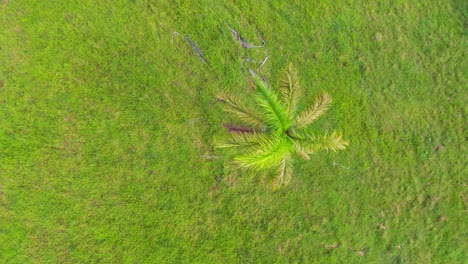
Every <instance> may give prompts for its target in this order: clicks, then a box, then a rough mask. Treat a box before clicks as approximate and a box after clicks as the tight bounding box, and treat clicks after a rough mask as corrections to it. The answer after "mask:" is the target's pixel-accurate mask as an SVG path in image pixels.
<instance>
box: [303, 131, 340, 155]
mask: <svg viewBox="0 0 468 264" xmlns="http://www.w3.org/2000/svg"><path fill="white" fill-rule="evenodd" d="M348 145H349V143H348V142H347V141H345V140H344V139H343V137H342V135H340V134H338V133H336V132H333V133H331V134H328V133H326V134H325V135H322V136H316V135H308V134H306V135H305V141H304V142H302V147H303V150H304V152H306V153H308V154H313V153H314V152H316V151H318V150H332V151H338V150H343V149H345V148H346V146H348Z"/></svg>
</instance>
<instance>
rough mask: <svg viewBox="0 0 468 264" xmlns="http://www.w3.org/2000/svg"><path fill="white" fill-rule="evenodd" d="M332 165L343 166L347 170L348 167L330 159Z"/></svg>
mask: <svg viewBox="0 0 468 264" xmlns="http://www.w3.org/2000/svg"><path fill="white" fill-rule="evenodd" d="M332 165H333V166H336V165H338V166H340V167H343V168H345V169H347V170H349V167H346V166H343V165H341V164H339V163H336V162H334V161H332Z"/></svg>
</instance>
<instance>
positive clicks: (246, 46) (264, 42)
mask: <svg viewBox="0 0 468 264" xmlns="http://www.w3.org/2000/svg"><path fill="white" fill-rule="evenodd" d="M227 26H228V28H229V30H230V31H231V33H232V34H233V35H234V36H235V37H236V39H237V41H239V42H240V44H241V45H242V47H243V48H246V49H252V48H262V47H265V45H266V41H265V40H264V39H263V38H262V37H260V39H261V40H262V45H261V46H255V45H252V44H250V43H247V42H246V41H245V40H244V39H243V38H242V36H241V35H240V34H239V33H238V32H237V31H235V30H234V29H233V28H232V27H231V26H229V24H228V25H227Z"/></svg>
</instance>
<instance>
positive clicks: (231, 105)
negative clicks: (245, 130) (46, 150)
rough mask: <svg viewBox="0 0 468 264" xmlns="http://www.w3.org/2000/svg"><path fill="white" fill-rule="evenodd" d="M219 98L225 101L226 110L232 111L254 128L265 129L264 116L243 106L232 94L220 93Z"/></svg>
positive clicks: (240, 119)
mask: <svg viewBox="0 0 468 264" xmlns="http://www.w3.org/2000/svg"><path fill="white" fill-rule="evenodd" d="M218 99H219V100H221V101H222V102H224V109H223V110H224V111H225V112H228V113H232V114H233V115H234V116H236V117H237V118H238V119H239V121H241V122H242V123H244V124H245V125H247V126H250V127H252V128H253V129H263V128H264V127H265V124H264V122H263V121H262V118H261V117H260V116H259V115H258V113H256V112H255V111H254V110H252V109H249V108H247V107H245V106H243V105H242V104H241V103H240V102H239V100H238V99H237V98H236V97H234V96H231V95H227V94H220V95H218Z"/></svg>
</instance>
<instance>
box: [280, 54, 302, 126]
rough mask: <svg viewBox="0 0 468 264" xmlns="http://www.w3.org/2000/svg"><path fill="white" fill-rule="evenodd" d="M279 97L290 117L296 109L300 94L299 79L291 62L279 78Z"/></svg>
mask: <svg viewBox="0 0 468 264" xmlns="http://www.w3.org/2000/svg"><path fill="white" fill-rule="evenodd" d="M280 89H281V98H282V100H283V102H284V103H285V106H286V108H287V110H288V112H287V113H288V116H289V117H292V116H293V115H294V114H295V113H296V111H297V109H296V107H297V104H298V102H299V96H300V86H299V79H298V78H297V70H296V69H295V68H294V66H293V65H292V63H290V64H289V67H288V68H287V69H286V70H285V71H284V73H283V78H282V79H281V80H280Z"/></svg>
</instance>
